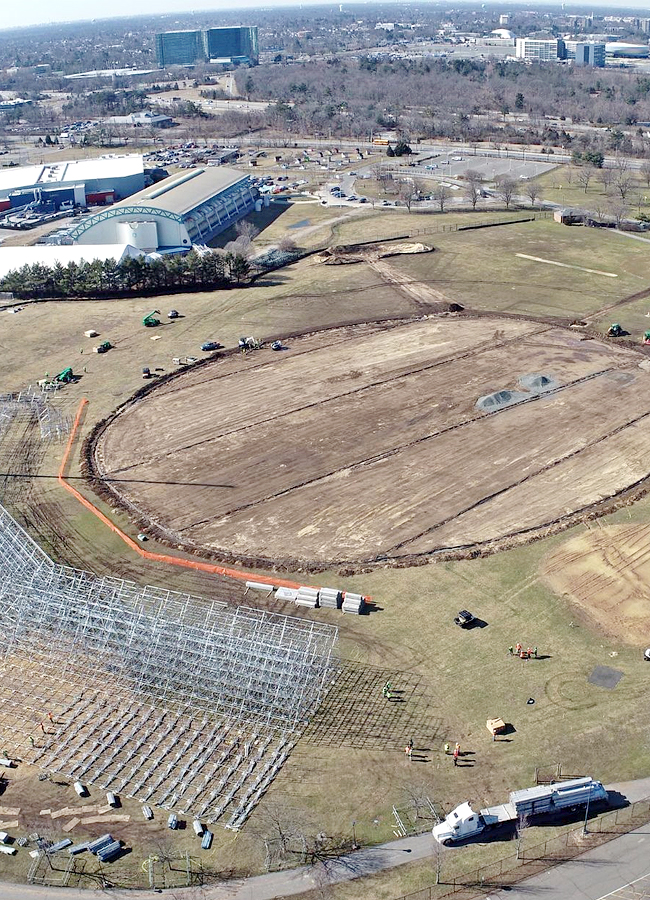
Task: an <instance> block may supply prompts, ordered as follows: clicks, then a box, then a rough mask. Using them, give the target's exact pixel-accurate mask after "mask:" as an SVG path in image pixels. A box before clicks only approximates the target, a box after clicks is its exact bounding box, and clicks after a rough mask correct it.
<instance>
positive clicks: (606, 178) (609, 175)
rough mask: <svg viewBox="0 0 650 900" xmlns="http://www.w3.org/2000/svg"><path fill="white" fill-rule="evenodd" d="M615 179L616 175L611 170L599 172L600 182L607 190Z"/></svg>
mask: <svg viewBox="0 0 650 900" xmlns="http://www.w3.org/2000/svg"><path fill="white" fill-rule="evenodd" d="M613 178H614V173H613V172H612V170H611V169H606V168H604V167H603V168H602V169H599V170H598V180H599V181H600V183H601V184H602V186H603V187H604V188H605V190H607V189H608V188H609V186H610V184H611V183H612V179H613Z"/></svg>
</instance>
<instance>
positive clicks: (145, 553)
mask: <svg viewBox="0 0 650 900" xmlns="http://www.w3.org/2000/svg"><path fill="white" fill-rule="evenodd" d="M87 404H88V400H87V399H86V398H85V397H84V398H83V400H82V401H81V403H80V404H79V409H78V410H77V415H76V416H75V419H74V423H73V425H72V430H71V432H70V437H69V438H68V443H67V445H66V448H65V452H64V454H63V459H62V460H61V465H60V466H59V474H58V475H57V478H58V481H59V484H60V485H61V486H62V487H64V488H65V490H66V491H68V493H70V494H72V496H73V497H76V499H77V500H78V501H79V503H81V504H82V505H83V506H85V507H86V509H87V510H89V511H90V512H91V513H92V514H93V515H95V516H97V518H98V519H99V520H100V521H101V522H103V523H104V525H106V526H108V528H110V529H111V531H112V532H114V533H115V534H116V535H117V536H118V537H119V538H121V540H123V541H124V543H125V544H126V545H127V546H128V547H130V548H131V549H132V550H135V552H136V553H137V554H138V555H139V556H141V557H142V558H143V559H148V560H151V561H153V562H162V563H168V564H169V565H171V566H180V567H181V568H183V569H194V570H195V571H198V572H209V573H210V574H211V575H223V576H225V577H226V578H236V579H237V580H238V581H257V582H259V581H260V580H262V581H263V578H262V576H261V575H254V574H253V573H251V572H242V571H241V570H240V569H229V568H226V567H225V566H216V565H213V564H212V563H207V562H201V561H200V560H198V559H182V558H181V557H178V556H167V554H165V553H152V552H151V551H150V550H145V549H144V548H143V547H141V546H140V545H139V544H138V543H137V542H136V541H134V540H133V538H131V537H129V536H128V534H125V532H123V531H122V529H121V528H119V527H118V526H117V525H116V524H115V522H111V520H110V519H109V518H108V516H105V515H104V513H103V512H102V511H101V510H100V509H98V508H97V507H96V506H95V505H94V503H91V501H90V500H88V499H87V498H86V497H84V496H83V494H80V493H79V491H78V490H77V489H76V488H74V487H73V486H72V485H71V484H69V483H68V482H67V481H66V478H65V469H66V466H67V464H68V459H69V457H70V452H71V451H72V447H73V445H74V440H75V437H76V434H77V430H78V429H79V424H80V422H81V416H82V414H83V411H84V409H85V407H86V406H87ZM271 583H272V584H273V585H275V586H276V587H286V588H291V589H293V590H296V589H297V588H300V587H302V585H300V584H298V583H297V582H295V581H287V580H286V579H282V578H275V577H273V578H269V584H271Z"/></svg>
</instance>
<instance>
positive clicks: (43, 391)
mask: <svg viewBox="0 0 650 900" xmlns="http://www.w3.org/2000/svg"><path fill="white" fill-rule="evenodd" d="M58 387H60V385H58V384H57V383H56V382H48V387H47V388H46V386H45V385H43V387H42V388H41V387H38V388H34V387H32V386H31V385H30V386H29V387H27V388H25V389H24V390H22V391H16V392H14V393H10V394H0V434H1V433H2V431H4V430H5V429H7V428H8V427H9V426H11V424H12V423H13V421H14V419H17V418H21V417H25V416H27V417H30V418H33V419H34V420H35V421H37V422H38V425H39V428H40V431H41V438H42V439H43V440H59V439H61V438H62V437H64V435H66V434H68V432H69V431H70V420H69V418H68V417H67V416H65V415H64V414H63V413H62V412H61V410H60V409H58V408H56V407H54V406H52V403H51V402H50V394H51V393H52V392H53V391H55V390H56V389H57V388H58Z"/></svg>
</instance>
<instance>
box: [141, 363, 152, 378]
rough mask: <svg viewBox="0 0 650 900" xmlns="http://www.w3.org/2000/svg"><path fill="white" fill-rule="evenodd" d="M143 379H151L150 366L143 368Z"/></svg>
mask: <svg viewBox="0 0 650 900" xmlns="http://www.w3.org/2000/svg"><path fill="white" fill-rule="evenodd" d="M142 377H143V378H151V369H150V368H149V366H143V367H142Z"/></svg>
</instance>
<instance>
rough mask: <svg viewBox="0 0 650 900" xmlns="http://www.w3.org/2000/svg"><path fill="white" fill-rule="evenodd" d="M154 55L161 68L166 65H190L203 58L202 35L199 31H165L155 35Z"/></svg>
mask: <svg viewBox="0 0 650 900" xmlns="http://www.w3.org/2000/svg"><path fill="white" fill-rule="evenodd" d="M156 57H157V59H158V65H159V66H160V68H161V69H164V68H166V67H167V66H190V65H192V64H193V63H195V62H198V61H199V60H201V59H203V36H202V33H201V32H200V31H165V32H163V33H162V34H157V35H156Z"/></svg>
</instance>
